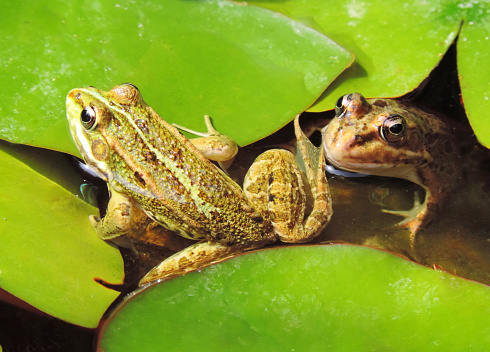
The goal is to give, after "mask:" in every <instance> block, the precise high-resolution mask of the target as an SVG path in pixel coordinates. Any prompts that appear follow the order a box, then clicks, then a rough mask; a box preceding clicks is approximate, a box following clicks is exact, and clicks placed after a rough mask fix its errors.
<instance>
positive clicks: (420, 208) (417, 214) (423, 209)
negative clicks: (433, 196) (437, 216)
mask: <svg viewBox="0 0 490 352" xmlns="http://www.w3.org/2000/svg"><path fill="white" fill-rule="evenodd" d="M427 198H428V195H426V199H425V201H424V202H423V203H421V202H420V194H419V192H415V195H414V201H413V207H412V208H411V209H409V210H388V209H382V212H384V213H387V214H393V215H398V216H403V217H404V218H405V219H404V220H402V221H400V222H399V223H397V224H396V226H399V227H403V228H406V229H408V230H409V231H410V243H411V245H412V246H413V245H414V244H415V238H416V236H417V233H418V232H419V230H420V229H421V228H422V227H424V226H425V225H426V224H427V223H428V222H430V220H432V214H431V212H430V211H429V206H428V202H427Z"/></svg>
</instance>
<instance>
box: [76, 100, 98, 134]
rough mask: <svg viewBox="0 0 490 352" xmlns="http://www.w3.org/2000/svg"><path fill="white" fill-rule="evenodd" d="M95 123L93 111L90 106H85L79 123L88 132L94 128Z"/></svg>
mask: <svg viewBox="0 0 490 352" xmlns="http://www.w3.org/2000/svg"><path fill="white" fill-rule="evenodd" d="M96 121H97V118H96V114H95V109H94V108H93V107H92V106H90V105H89V106H86V107H84V108H83V110H82V112H81V113H80V122H81V123H82V126H83V127H84V128H85V129H86V130H90V129H92V128H93V127H94V126H95V122H96Z"/></svg>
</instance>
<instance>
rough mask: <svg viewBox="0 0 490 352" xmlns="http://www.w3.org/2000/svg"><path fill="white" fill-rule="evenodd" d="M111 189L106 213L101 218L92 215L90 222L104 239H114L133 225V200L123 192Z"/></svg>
mask: <svg viewBox="0 0 490 352" xmlns="http://www.w3.org/2000/svg"><path fill="white" fill-rule="evenodd" d="M109 191H110V199H109V204H108V205H107V211H106V215H105V216H104V217H103V218H102V219H100V218H98V217H96V216H93V215H92V216H90V217H89V219H90V222H91V223H92V226H93V227H94V229H95V231H96V232H97V235H98V236H99V237H100V238H102V239H103V240H114V239H116V238H118V237H120V236H123V235H125V234H127V233H128V231H129V230H130V229H131V226H132V225H133V202H132V201H131V199H130V198H129V197H128V196H126V195H124V194H122V193H118V192H115V191H114V190H109Z"/></svg>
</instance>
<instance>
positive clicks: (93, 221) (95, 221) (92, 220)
mask: <svg viewBox="0 0 490 352" xmlns="http://www.w3.org/2000/svg"><path fill="white" fill-rule="evenodd" d="M88 219H89V220H90V223H91V224H92V226H93V227H94V228H97V224H98V223H99V221H100V218H99V217H98V216H95V215H89V216H88Z"/></svg>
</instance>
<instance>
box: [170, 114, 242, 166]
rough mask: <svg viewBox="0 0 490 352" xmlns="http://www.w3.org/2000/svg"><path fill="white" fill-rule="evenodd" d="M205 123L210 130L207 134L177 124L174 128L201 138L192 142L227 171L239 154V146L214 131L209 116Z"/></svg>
mask: <svg viewBox="0 0 490 352" xmlns="http://www.w3.org/2000/svg"><path fill="white" fill-rule="evenodd" d="M204 121H205V123H206V127H207V129H208V132H207V133H202V132H196V131H193V130H190V129H188V128H186V127H183V126H180V125H177V124H175V123H174V124H173V126H175V127H177V128H178V129H180V130H183V131H186V132H189V133H192V134H194V135H196V136H200V137H198V138H193V139H191V140H190V142H191V143H192V144H193V145H194V147H196V148H197V150H199V152H200V153H201V154H202V155H204V156H205V157H206V158H208V159H209V160H212V161H217V162H218V163H219V164H220V166H221V167H222V168H223V169H225V170H226V169H227V168H228V167H230V166H231V164H232V163H233V160H234V159H235V156H236V154H237V152H238V146H237V144H236V142H235V141H234V140H233V139H231V138H230V137H228V136H225V135H224V134H221V133H219V132H218V131H216V130H215V129H214V127H213V125H212V123H211V119H210V118H209V116H208V115H205V116H204Z"/></svg>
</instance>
